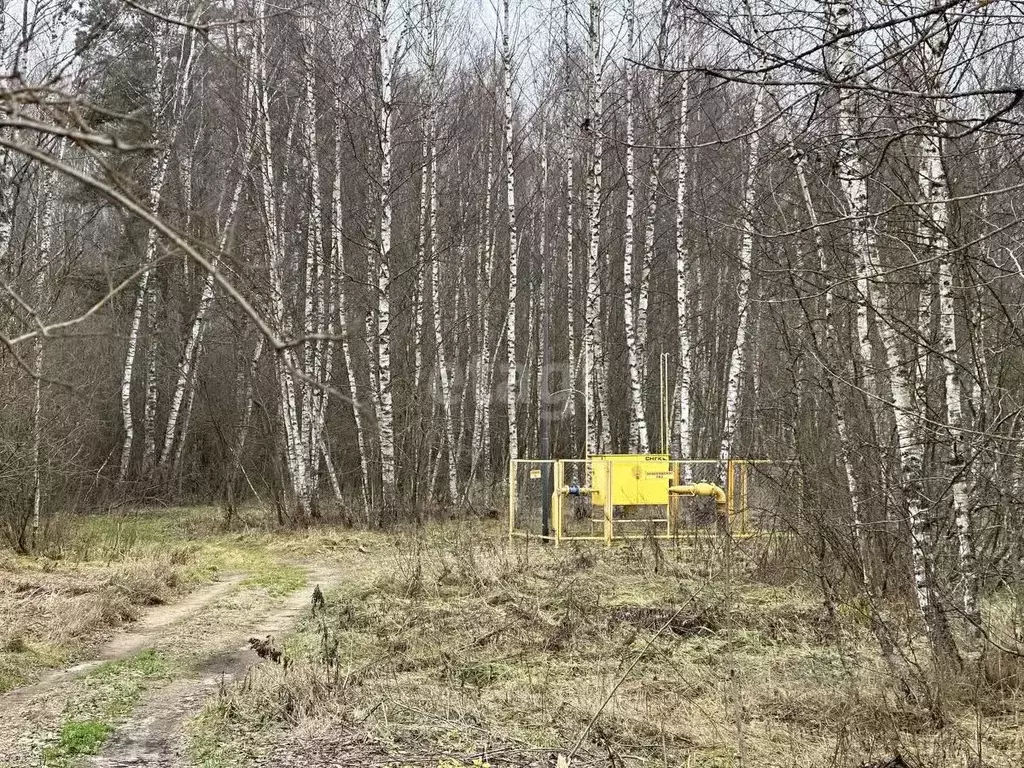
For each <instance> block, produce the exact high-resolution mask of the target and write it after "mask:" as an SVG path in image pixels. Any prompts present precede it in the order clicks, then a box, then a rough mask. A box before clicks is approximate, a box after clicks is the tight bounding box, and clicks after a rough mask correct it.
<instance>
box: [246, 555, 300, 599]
mask: <svg viewBox="0 0 1024 768" xmlns="http://www.w3.org/2000/svg"><path fill="white" fill-rule="evenodd" d="M242 583H243V584H244V585H245V586H249V587H260V588H261V589H265V590H266V591H267V594H269V595H272V596H274V597H281V596H283V595H287V594H289V593H290V592H294V591H295V590H296V589H299V588H300V587H304V586H305V585H306V572H305V571H304V570H302V569H301V568H297V567H296V566H294V565H283V564H281V563H274V562H268V563H266V564H265V565H264V566H263V567H262V568H261V569H260V570H259V571H257V572H255V573H253V574H252V575H251V576H250V577H249V578H247V579H246V580H245V581H244V582H242Z"/></svg>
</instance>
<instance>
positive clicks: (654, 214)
mask: <svg viewBox="0 0 1024 768" xmlns="http://www.w3.org/2000/svg"><path fill="white" fill-rule="evenodd" d="M670 9H671V6H670V3H669V1H668V0H663V2H662V5H661V13H660V24H659V29H658V41H657V44H656V49H655V54H656V57H657V63H658V70H657V72H656V73H655V75H654V91H653V92H654V135H653V136H652V137H651V144H652V145H653V146H652V148H651V170H650V174H649V175H648V177H647V220H646V222H645V223H644V242H643V256H642V261H641V264H640V287H639V290H638V291H637V306H636V349H637V357H638V358H639V361H640V372H641V376H642V377H644V378H646V373H647V338H648V332H647V315H648V306H649V303H650V282H651V265H652V264H654V258H655V254H654V236H655V228H656V224H657V221H658V192H659V187H660V184H661V152H660V150H659V149H658V146H657V145H658V142H659V141H660V140H661V135H662V132H663V129H664V126H663V123H664V113H663V111H662V100H663V99H664V98H665V67H664V65H665V51H666V49H667V47H668V29H669V13H670ZM683 101H684V102H685V101H686V99H683ZM680 151H682V145H680ZM677 213H678V211H677ZM677 402H678V401H677Z"/></svg>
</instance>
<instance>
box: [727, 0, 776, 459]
mask: <svg viewBox="0 0 1024 768" xmlns="http://www.w3.org/2000/svg"><path fill="white" fill-rule="evenodd" d="M748 13H749V14H750V19H751V26H753V11H751V10H750V9H749V8H748ZM753 90H754V94H753V106H752V108H751V123H750V124H751V126H752V129H751V130H750V132H749V138H748V152H747V172H746V176H745V178H744V181H743V203H742V206H743V207H742V210H741V213H740V222H739V227H738V229H739V231H740V245H739V253H738V254H737V265H736V278H735V285H736V316H737V325H736V340H735V342H734V343H733V345H732V352H731V353H730V356H729V369H728V374H727V381H726V392H725V427H724V429H723V430H722V441H721V448H720V450H719V460H720V461H721V462H722V463H723V465H724V463H725V462H726V461H728V459H729V456H730V455H731V454H732V452H733V448H734V445H733V443H734V440H735V438H736V422H737V419H738V418H739V409H740V391H741V387H742V383H743V377H744V375H745V371H746V366H747V356H748V353H749V350H748V346H749V340H748V338H747V329H748V327H749V325H750V307H749V302H750V274H751V264H752V262H753V258H754V225H753V222H752V221H751V217H752V216H753V212H754V199H755V195H756V189H757V187H756V183H757V164H758V157H759V154H760V147H761V131H762V123H763V120H764V101H765V86H764V85H763V84H759V85H755V86H753Z"/></svg>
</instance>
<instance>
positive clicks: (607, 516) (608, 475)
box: [604, 463, 615, 547]
mask: <svg viewBox="0 0 1024 768" xmlns="http://www.w3.org/2000/svg"><path fill="white" fill-rule="evenodd" d="M613 471H614V470H613V467H612V466H611V464H610V463H607V464H606V465H605V469H604V477H605V489H604V543H605V546H607V547H610V546H611V545H612V539H614V538H615V519H614V511H615V508H614V507H613V506H612V472H613Z"/></svg>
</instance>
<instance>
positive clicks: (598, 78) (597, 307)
mask: <svg viewBox="0 0 1024 768" xmlns="http://www.w3.org/2000/svg"><path fill="white" fill-rule="evenodd" d="M588 32H589V36H588V53H589V58H590V104H589V115H588V118H587V120H588V125H589V128H588V130H589V132H590V139H591V141H590V152H591V165H590V174H589V179H588V183H589V189H588V191H587V194H588V200H587V233H588V237H587V294H586V305H585V309H586V312H585V318H584V329H583V347H584V361H585V362H584V366H583V381H584V392H585V403H586V418H587V455H594V454H597V453H600V452H601V451H602V450H603V449H604V448H605V444H604V443H602V441H601V439H602V437H604V433H605V432H606V431H607V423H608V413H607V411H606V410H604V409H602V406H603V405H604V403H603V396H602V395H603V391H604V387H603V386H602V382H601V381H600V379H601V377H602V374H603V373H604V366H603V362H602V361H603V355H602V354H601V347H602V339H601V325H600V320H601V318H600V313H601V284H600V277H601V253H600V247H601V172H602V167H601V162H602V157H601V152H602V140H601V139H602V137H601V113H602V66H601V50H602V49H601V0H590V22H589V27H588ZM599 430H600V431H599Z"/></svg>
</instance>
